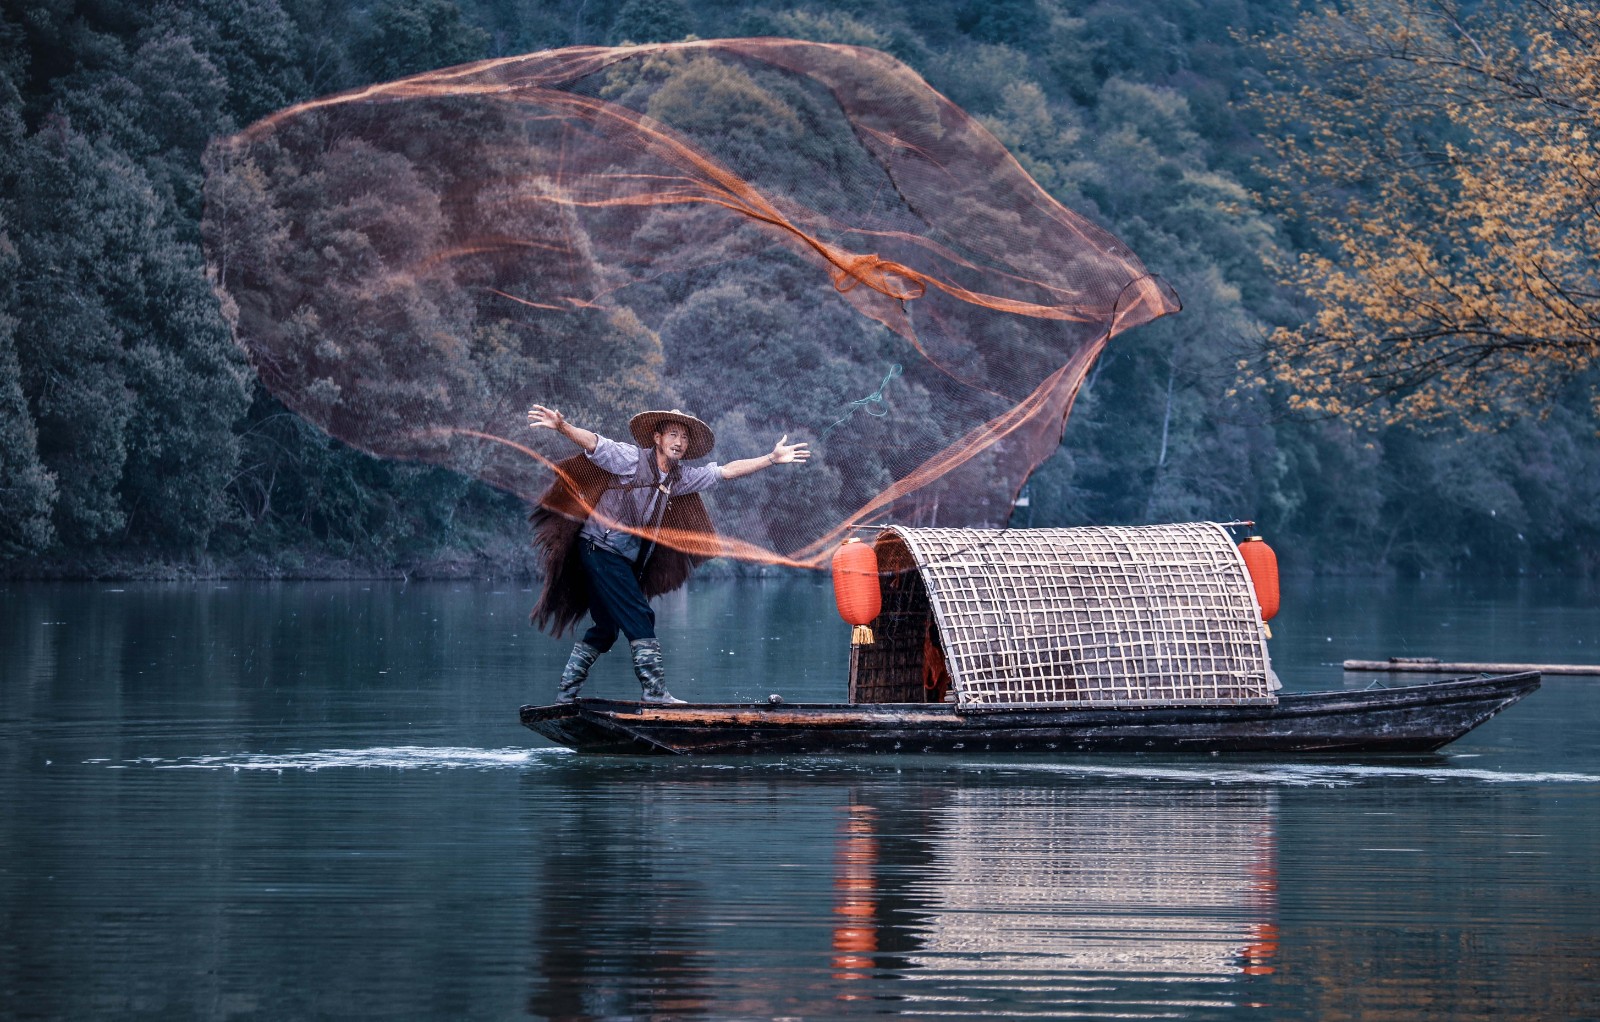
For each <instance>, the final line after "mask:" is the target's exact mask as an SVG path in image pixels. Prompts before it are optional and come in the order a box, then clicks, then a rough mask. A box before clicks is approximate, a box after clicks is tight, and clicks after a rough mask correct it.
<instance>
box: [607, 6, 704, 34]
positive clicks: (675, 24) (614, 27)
mask: <svg viewBox="0 0 1600 1022" xmlns="http://www.w3.org/2000/svg"><path fill="white" fill-rule="evenodd" d="M692 31H694V17H693V16H692V15H691V14H690V12H689V8H688V6H687V5H686V4H684V3H683V0H626V2H625V3H624V4H623V5H622V8H621V9H620V10H619V11H617V17H616V20H615V21H613V22H612V23H611V39H612V41H613V42H615V43H667V42H672V41H674V40H677V39H682V38H683V37H684V36H686V35H688V34H690V33H691V32H692Z"/></svg>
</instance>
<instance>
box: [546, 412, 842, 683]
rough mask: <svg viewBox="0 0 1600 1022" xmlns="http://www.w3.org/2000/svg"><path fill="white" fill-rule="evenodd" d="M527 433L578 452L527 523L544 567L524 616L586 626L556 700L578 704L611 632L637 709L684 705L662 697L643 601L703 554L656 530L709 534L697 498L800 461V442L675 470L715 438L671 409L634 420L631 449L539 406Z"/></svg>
mask: <svg viewBox="0 0 1600 1022" xmlns="http://www.w3.org/2000/svg"><path fill="white" fill-rule="evenodd" d="M528 427H529V428H530V429H553V430H555V431H556V432H557V433H560V434H561V435H562V436H564V437H566V438H567V439H568V440H571V441H572V442H573V443H574V444H577V445H578V447H580V448H581V449H582V451H583V453H582V454H581V455H577V456H574V457H572V458H568V459H567V460H565V461H563V462H561V463H560V464H558V465H557V466H556V469H557V472H556V481H555V482H554V483H553V484H552V485H551V487H550V489H549V490H548V491H546V493H545V494H544V496H543V497H541V498H540V500H539V508H538V509H537V510H536V511H534V513H533V515H532V516H531V520H532V521H533V522H534V524H535V528H536V532H535V543H536V544H537V545H538V546H540V547H542V548H543V549H544V560H545V582H544V590H543V592H541V593H540V595H539V602H538V604H537V605H536V606H535V607H534V609H533V614H532V620H533V623H534V624H535V625H536V626H538V627H540V628H543V629H545V630H547V631H550V632H551V634H553V635H556V636H559V635H561V634H562V633H563V632H564V631H565V630H566V629H567V628H569V627H572V626H575V625H576V624H577V622H578V621H579V620H581V619H582V617H583V615H584V612H585V611H587V612H588V614H589V616H590V618H592V619H593V624H592V625H591V627H590V628H589V630H588V631H587V632H585V633H584V635H583V638H582V639H580V640H579V641H578V642H577V644H576V645H574V646H573V647H572V655H571V656H570V657H569V658H568V660H567V666H566V669H565V670H563V671H562V672H561V683H560V686H559V688H558V690H557V695H556V701H557V702H563V703H568V702H572V701H573V700H575V699H577V698H578V690H579V689H581V688H582V687H583V683H584V681H585V680H586V679H587V678H588V677H589V668H590V667H592V666H593V665H594V662H595V660H596V659H598V658H599V656H600V654H602V653H604V652H605V651H606V650H608V649H610V648H611V646H612V645H613V644H614V643H615V642H616V641H617V633H618V631H620V632H621V633H622V634H624V635H626V636H627V637H628V643H629V645H630V646H631V647H632V650H633V671H634V674H636V675H637V676H638V678H639V686H640V688H641V689H643V692H644V695H643V701H644V702H647V703H681V702H683V700H682V699H677V698H674V697H673V696H672V694H671V693H669V692H668V691H667V685H666V672H665V669H664V668H663V666H662V662H661V642H660V640H658V639H657V638H656V627H655V626H656V614H655V611H654V610H651V609H650V597H652V596H658V595H660V594H661V593H665V592H671V591H672V590H673V589H676V588H677V587H678V586H680V585H682V584H683V583H684V582H685V581H687V580H688V578H689V574H690V573H691V572H692V571H693V570H694V568H695V566H696V565H697V564H699V563H700V562H701V561H703V560H705V559H706V556H705V555H704V554H696V553H688V552H683V551H680V550H677V549H674V548H673V547H672V546H668V545H661V544H659V543H658V540H659V539H660V537H661V536H662V534H663V533H665V534H666V535H667V536H669V537H683V536H685V535H687V534H701V535H704V536H706V537H708V538H709V537H711V536H714V535H715V529H714V528H713V527H712V525H711V520H710V518H709V516H707V514H706V512H705V507H704V505H703V504H701V502H700V498H699V497H698V496H697V494H699V493H702V492H704V491H706V490H709V489H710V488H711V487H713V486H715V485H717V484H718V483H719V482H721V481H722V480H724V479H738V478H739V477H741V476H747V475H751V474H753V473H755V472H760V471H761V470H762V469H765V468H769V467H771V466H773V465H787V464H791V463H794V462H804V461H806V460H807V459H809V458H810V457H811V452H810V451H809V450H807V449H806V448H807V445H806V444H805V443H803V442H802V443H796V444H791V443H789V437H788V435H787V434H785V435H784V436H783V437H782V438H781V439H779V440H778V442H777V443H776V444H774V445H773V446H772V450H771V451H769V452H768V453H767V454H765V455H763V456H762V457H759V458H742V459H740V460H738V461H730V462H728V463H727V464H726V465H719V464H717V463H716V462H712V463H711V464H709V465H685V464H684V462H686V461H693V460H695V459H696V458H703V457H705V456H706V455H707V454H710V453H711V448H712V446H713V445H714V444H715V443H716V437H715V436H714V435H713V434H712V432H711V427H710V426H708V425H706V424H705V423H704V422H702V421H700V420H699V419H698V418H696V417H694V416H693V415H690V414H688V413H687V412H683V411H679V410H678V409H676V408H674V409H673V410H671V411H650V412H640V413H639V414H638V415H635V416H634V417H633V418H632V419H631V420H630V421H629V423H628V432H629V433H631V434H632V435H633V438H634V439H635V440H636V441H638V446H637V447H636V446H634V445H633V444H624V443H618V442H617V441H615V440H609V439H607V438H606V437H603V436H601V435H600V434H598V433H595V432H593V431H591V430H587V429H583V428H582V427H580V426H574V425H573V424H572V423H570V422H568V421H567V420H566V418H565V416H563V415H562V414H561V413H560V412H558V411H556V410H555V409H554V408H546V407H545V406H544V405H534V406H533V407H532V408H531V409H529V410H528ZM710 548H711V547H710V546H709V545H708V546H706V547H704V548H702V549H710Z"/></svg>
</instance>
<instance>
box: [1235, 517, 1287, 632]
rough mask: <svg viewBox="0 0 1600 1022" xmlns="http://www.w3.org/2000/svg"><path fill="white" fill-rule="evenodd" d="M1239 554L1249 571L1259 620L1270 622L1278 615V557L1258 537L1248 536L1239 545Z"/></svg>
mask: <svg viewBox="0 0 1600 1022" xmlns="http://www.w3.org/2000/svg"><path fill="white" fill-rule="evenodd" d="M1239 553H1240V554H1242V555H1244V566H1245V567H1246V568H1248V569H1249V570H1250V584H1251V585H1253V586H1255V590H1256V604H1257V605H1258V606H1260V608H1261V620H1262V621H1271V620H1272V619H1273V618H1274V617H1276V616H1277V613H1278V555H1277V554H1275V553H1273V552H1272V548H1271V547H1269V546H1267V544H1266V542H1265V541H1264V540H1262V538H1261V537H1260V536H1250V537H1248V538H1247V539H1245V541H1244V542H1243V543H1240V544H1239Z"/></svg>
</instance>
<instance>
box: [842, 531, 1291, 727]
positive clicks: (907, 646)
mask: <svg viewBox="0 0 1600 1022" xmlns="http://www.w3.org/2000/svg"><path fill="white" fill-rule="evenodd" d="M877 551H878V558H879V565H880V569H881V570H882V571H883V573H884V595H885V599H884V606H885V609H886V611H887V612H888V614H886V616H884V617H881V618H880V621H879V622H874V630H875V631H877V632H879V633H880V638H879V642H880V643H882V644H883V645H882V648H881V649H874V648H873V647H861V648H860V652H859V655H857V656H855V657H853V665H854V669H853V670H852V672H851V673H852V677H851V698H852V699H853V700H856V701H861V702H887V701H896V702H911V701H921V699H920V696H919V695H918V694H919V693H920V690H921V676H920V671H921V659H922V657H921V654H920V646H921V643H922V641H923V635H924V633H925V632H926V629H927V625H928V622H929V620H930V615H931V621H932V623H933V624H934V625H935V626H936V628H937V632H936V633H934V634H936V635H937V636H938V640H939V642H940V645H941V647H942V648H943V651H944V654H945V658H946V662H947V664H948V668H949V671H950V677H951V681H952V690H953V691H954V692H955V693H956V701H957V703H958V704H959V705H960V706H961V708H962V709H966V710H981V709H984V708H1027V707H1040V708H1044V707H1062V706H1101V707H1103V706H1128V707H1132V706H1205V705H1238V704H1243V703H1272V702H1276V701H1277V696H1276V694H1275V691H1276V688H1277V682H1276V678H1275V677H1274V676H1273V673H1272V669H1271V664H1270V660H1269V657H1268V654H1267V647H1266V636H1265V630H1264V628H1263V625H1262V622H1261V617H1260V610H1259V607H1258V606H1257V603H1256V598H1255V590H1254V588H1253V587H1252V585H1251V582H1250V576H1249V573H1248V571H1247V569H1246V568H1245V564H1244V559H1243V558H1242V557H1241V556H1240V554H1239V550H1238V547H1237V546H1235V544H1234V542H1233V540H1232V538H1231V537H1230V536H1229V535H1228V533H1227V531H1226V530H1225V529H1224V528H1223V527H1222V526H1220V525H1216V524H1214V523H1210V522H1202V523H1189V524H1178V525H1150V526H1137V527H1097V528H1079V529H1014V530H979V529H913V528H906V527H901V526H893V527H891V528H889V529H886V530H885V531H884V532H883V533H882V534H881V535H880V536H879V538H878V543H877ZM908 573H909V575H908ZM913 665H914V666H913ZM912 670H915V672H916V676H915V678H914V679H913V678H912V677H910V676H908V672H910V671H912Z"/></svg>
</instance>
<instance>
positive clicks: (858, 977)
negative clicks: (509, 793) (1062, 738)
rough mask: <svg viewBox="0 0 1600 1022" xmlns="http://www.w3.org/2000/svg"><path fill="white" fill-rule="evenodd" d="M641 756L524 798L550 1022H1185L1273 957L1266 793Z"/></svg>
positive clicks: (539, 1006) (537, 986)
mask: <svg viewBox="0 0 1600 1022" xmlns="http://www.w3.org/2000/svg"><path fill="white" fill-rule="evenodd" d="M641 771H643V772H640V771H635V770H627V771H617V772H610V773H607V772H596V771H594V770H593V769H592V768H591V769H588V770H586V771H584V772H581V773H577V772H575V773H574V775H573V776H572V777H571V778H570V781H571V783H570V785H568V784H563V785H562V786H561V788H560V789H559V790H560V797H559V798H558V799H555V800H552V799H551V795H552V790H551V788H550V787H549V786H548V785H547V784H540V785H539V790H538V792H537V793H535V792H534V791H532V790H530V791H529V792H528V793H527V794H528V797H529V800H530V802H531V801H533V800H535V799H537V801H538V802H539V803H540V804H539V806H538V808H537V809H536V810H535V811H537V812H538V813H539V815H540V817H541V819H543V820H544V822H545V828H544V835H543V837H542V839H541V841H540V842H539V845H538V848H537V851H536V865H535V869H534V873H535V875H536V876H537V878H538V881H537V893H536V895H535V898H534V911H533V925H534V927H535V931H536V935H535V940H534V944H535V946H536V947H537V948H538V951H537V954H536V960H535V962H534V964H533V967H532V970H531V972H532V974H533V975H534V976H536V977H538V979H537V980H536V981H535V983H534V988H533V990H532V992H531V994H530V996H529V999H528V1010H529V1011H530V1013H532V1014H534V1015H536V1016H539V1017H546V1018H554V1019H575V1020H576V1019H598V1018H605V1017H619V1016H626V1017H646V1018H650V1017H663V1018H664V1017H693V1016H697V1015H716V1016H719V1017H726V1016H729V1015H733V1016H736V1017H743V1016H747V1015H748V1016H761V1017H773V1016H786V1015H794V1016H797V1017H798V1016H806V1017H833V1016H838V1015H852V1014H856V1013H870V1014H884V1013H890V1014H903V1015H910V1016H915V1017H929V1016H932V1015H939V1014H950V1013H954V1014H960V1015H975V1014H985V1013H989V1012H998V1013H1001V1014H1005V1015H1015V1014H1035V1013H1043V1014H1044V1015H1045V1016H1047V1017H1064V1016H1066V1015H1073V1014H1082V1013H1088V1014H1105V1013H1114V1014H1116V1015H1117V1016H1119V1017H1161V1016H1163V1015H1170V1014H1171V1013H1173V1012H1174V1011H1176V1012H1180V1013H1183V1014H1189V1015H1192V1014H1193V1012H1194V1011H1195V1010H1196V1009H1205V1008H1215V1009H1219V1010H1220V1009H1224V1008H1227V1007H1228V1006H1230V1005H1236V1004H1237V1003H1239V1002H1240V999H1241V998H1242V997H1243V993H1244V990H1245V988H1246V987H1247V986H1248V985H1249V984H1251V983H1252V982H1257V981H1258V980H1259V978H1260V977H1265V976H1268V975H1270V974H1271V973H1272V972H1273V971H1274V969H1275V968H1276V955H1277V924H1278V920H1277V859H1276V837H1275V826H1276V818H1277V797H1278V796H1277V794H1276V792H1274V791H1273V790H1270V789H1246V790H1224V791H1208V790H1193V789H1182V790H1174V789H1172V788H1163V787H1158V786H1140V785H1128V784H1105V783H1102V782H1099V781H1095V780H1087V781H1080V782H1078V783H1075V784H1070V785H1066V786H1018V785H1015V784H1011V783H1004V782H1001V783H992V779H989V780H985V779H983V778H981V777H979V778H971V779H969V780H971V781H972V782H973V783H971V784H967V785H951V784H949V783H947V782H944V781H942V782H941V783H938V784H933V785H929V784H922V783H914V782H909V781H908V782H905V783H895V784H883V783H879V782H876V781H872V780H863V779H862V778H861V777H859V776H839V777H833V778H830V779H828V781H827V782H826V783H819V781H818V779H817V778H815V777H812V778H801V779H777V778H771V777H768V778H764V779H763V780H762V781H761V782H759V783H758V784H756V785H755V787H757V788H760V789H762V790H760V791H759V792H756V791H751V790H749V789H750V788H751V784H750V783H749V779H748V778H745V779H744V780H743V781H740V780H737V779H736V777H737V775H731V776H729V775H725V776H719V774H718V773H717V772H714V771H706V772H698V773H696V774H695V775H694V776H692V777H684V776H674V777H672V778H670V779H669V778H663V777H652V776H650V775H649V771H647V770H643V768H641ZM752 815H754V816H756V817H758V819H755V820H752V819H750V817H751V816H752ZM821 828H826V830H827V833H828V834H830V835H831V838H830V839H831V842H832V845H833V853H832V855H831V856H828V857H826V858H824V857H822V856H818V855H817V854H816V850H815V849H813V850H812V851H811V852H810V853H809V855H802V854H801V852H802V849H803V848H804V846H805V845H806V844H808V843H814V842H815V841H816V839H817V838H818V837H821V836H823V835H822V834H819V833H818V831H819V830H820V829H821ZM791 854H793V855H794V858H793V860H792V861H791V859H790V855H791ZM824 864H826V867H827V873H826V875H822V873H821V868H822V866H823V865H824ZM733 962H736V963H738V964H737V965H732V964H730V963H733ZM1245 1000H1248V998H1246V999H1245Z"/></svg>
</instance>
